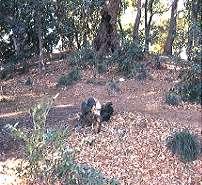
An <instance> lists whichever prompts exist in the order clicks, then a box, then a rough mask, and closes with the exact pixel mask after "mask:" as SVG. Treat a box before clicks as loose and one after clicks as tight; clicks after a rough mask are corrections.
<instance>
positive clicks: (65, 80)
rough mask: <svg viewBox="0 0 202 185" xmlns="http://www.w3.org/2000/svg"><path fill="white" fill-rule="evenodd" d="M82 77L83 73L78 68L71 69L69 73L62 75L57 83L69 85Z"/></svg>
mask: <svg viewBox="0 0 202 185" xmlns="http://www.w3.org/2000/svg"><path fill="white" fill-rule="evenodd" d="M80 79H81V73H80V70H79V69H78V68H75V69H73V70H72V71H70V72H69V73H68V74H67V75H62V76H61V77H60V78H59V80H58V83H57V85H58V86H69V85H72V84H74V83H75V82H77V81H79V80H80Z"/></svg>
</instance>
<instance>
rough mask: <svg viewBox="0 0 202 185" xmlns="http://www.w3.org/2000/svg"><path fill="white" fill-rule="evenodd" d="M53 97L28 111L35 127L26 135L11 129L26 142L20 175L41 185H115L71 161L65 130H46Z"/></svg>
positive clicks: (92, 170) (72, 157)
mask: <svg viewBox="0 0 202 185" xmlns="http://www.w3.org/2000/svg"><path fill="white" fill-rule="evenodd" d="M53 100H54V99H53V98H47V99H44V100H43V101H42V102H41V103H40V104H38V105H37V106H35V107H34V108H32V109H31V111H30V113H31V116H32V118H33V123H34V127H33V130H32V132H30V133H26V132H24V131H22V130H20V129H17V128H16V126H10V129H11V130H12V132H13V133H14V135H15V136H16V137H17V138H21V139H23V140H24V142H25V161H27V163H26V164H23V165H21V166H20V167H19V169H18V173H19V175H20V176H23V177H27V178H28V180H29V181H32V182H33V183H36V182H38V183H40V184H57V183H58V182H60V183H62V184H68V185H91V184H95V185H104V184H109V185H110V184H113V185H118V183H117V182H115V181H114V180H110V179H106V178H104V176H103V175H102V174H101V173H100V172H99V171H96V170H95V169H93V168H90V167H87V166H83V165H78V164H76V163H75V161H74V153H75V151H74V150H72V149H71V148H69V147H68V145H67V138H68V135H69V132H68V129H67V128H62V129H59V130H50V129H47V128H46V118H47V115H48V113H49V111H50V108H51V106H52V103H53Z"/></svg>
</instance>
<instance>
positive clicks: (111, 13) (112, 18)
mask: <svg viewBox="0 0 202 185" xmlns="http://www.w3.org/2000/svg"><path fill="white" fill-rule="evenodd" d="M120 8H121V1H120V0H109V1H106V2H105V6H104V7H103V9H102V10H101V22H100V26H99V28H98V31H97V35H96V37H95V39H94V48H95V50H96V51H97V52H98V56H102V55H104V54H107V53H110V52H114V51H115V50H116V49H117V48H119V38H118V34H117V21H118V15H119V13H120Z"/></svg>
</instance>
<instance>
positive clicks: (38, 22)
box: [35, 12, 45, 71]
mask: <svg viewBox="0 0 202 185" xmlns="http://www.w3.org/2000/svg"><path fill="white" fill-rule="evenodd" d="M35 21H36V26H37V37H38V44H39V45H38V47H39V48H38V49H39V68H40V70H41V71H44V70H45V64H44V60H43V37H42V22H41V21H42V20H41V15H40V13H39V12H36V20H35Z"/></svg>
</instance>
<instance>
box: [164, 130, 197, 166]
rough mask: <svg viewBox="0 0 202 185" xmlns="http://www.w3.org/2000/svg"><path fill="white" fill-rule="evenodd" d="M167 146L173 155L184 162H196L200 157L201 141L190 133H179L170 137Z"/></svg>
mask: <svg viewBox="0 0 202 185" xmlns="http://www.w3.org/2000/svg"><path fill="white" fill-rule="evenodd" d="M166 145H167V147H168V148H169V149H170V150H171V152H172V154H173V155H174V154H177V155H179V157H180V159H181V160H182V161H183V162H190V161H194V160H196V159H197V158H198V157H199V155H200V144H199V141H198V140H197V138H196V137H195V136H194V135H192V134H191V133H189V132H188V131H181V132H177V133H175V134H173V135H172V136H171V137H168V138H167V143H166Z"/></svg>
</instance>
